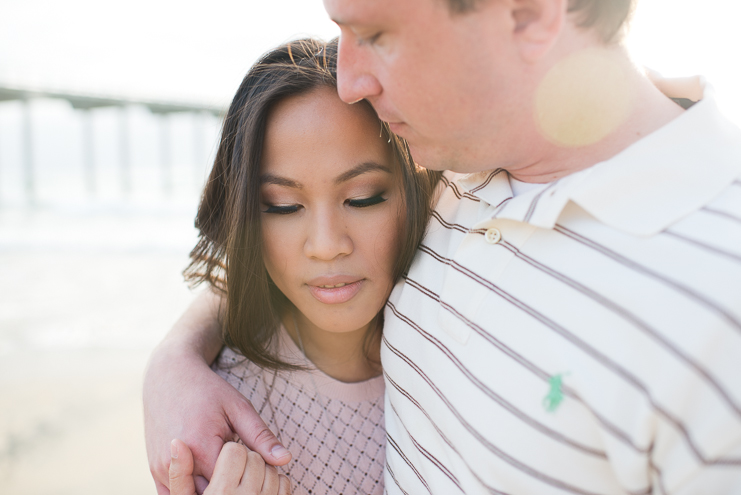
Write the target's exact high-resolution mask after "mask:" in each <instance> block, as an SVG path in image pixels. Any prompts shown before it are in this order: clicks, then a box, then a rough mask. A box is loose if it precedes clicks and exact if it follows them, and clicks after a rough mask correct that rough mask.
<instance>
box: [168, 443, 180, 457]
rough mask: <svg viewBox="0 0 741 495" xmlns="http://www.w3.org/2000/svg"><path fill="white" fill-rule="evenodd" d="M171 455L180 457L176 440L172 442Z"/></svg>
mask: <svg viewBox="0 0 741 495" xmlns="http://www.w3.org/2000/svg"><path fill="white" fill-rule="evenodd" d="M170 457H172V458H173V459H177V458H178V446H177V445H176V444H175V440H173V441H172V442H170Z"/></svg>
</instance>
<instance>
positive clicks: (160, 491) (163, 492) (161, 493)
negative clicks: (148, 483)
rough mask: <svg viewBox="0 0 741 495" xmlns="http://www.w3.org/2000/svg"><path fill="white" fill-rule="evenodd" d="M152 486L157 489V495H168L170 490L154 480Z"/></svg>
mask: <svg viewBox="0 0 741 495" xmlns="http://www.w3.org/2000/svg"><path fill="white" fill-rule="evenodd" d="M154 486H156V487H157V495H170V489H169V488H167V487H166V486H165V485H163V484H162V483H160V482H159V481H156V480H155V482H154Z"/></svg>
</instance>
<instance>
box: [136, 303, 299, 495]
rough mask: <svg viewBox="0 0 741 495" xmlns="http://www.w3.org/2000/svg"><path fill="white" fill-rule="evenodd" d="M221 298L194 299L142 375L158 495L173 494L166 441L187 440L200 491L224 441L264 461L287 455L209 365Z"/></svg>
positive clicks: (217, 343) (277, 462)
mask: <svg viewBox="0 0 741 495" xmlns="http://www.w3.org/2000/svg"><path fill="white" fill-rule="evenodd" d="M218 308H219V299H218V296H216V295H214V294H213V293H210V292H208V293H205V294H202V295H201V296H199V297H198V298H197V299H196V301H195V302H194V303H193V304H192V305H191V307H190V308H188V310H187V311H186V313H185V314H184V315H183V317H182V318H181V319H180V320H179V321H178V322H177V323H176V324H175V326H174V327H173V329H172V330H171V331H170V333H169V334H168V336H167V337H166V338H165V340H164V341H163V342H162V343H161V344H160V345H159V347H157V349H155V351H154V352H153V353H152V357H151V358H150V360H149V364H148V366H147V371H146V373H145V376H144V394H143V395H144V397H143V398H144V427H145V437H146V445H147V456H148V457H149V468H150V471H151V472H152V476H153V477H154V481H155V484H156V486H157V493H158V494H159V495H167V494H169V493H170V491H169V489H168V487H169V466H170V459H171V456H170V442H171V440H172V439H173V438H179V439H182V440H183V441H185V442H186V443H187V444H188V445H189V446H190V450H192V454H193V457H194V469H193V475H194V476H195V486H196V489H197V491H198V493H202V492H203V490H204V489H205V488H206V485H207V481H206V480H208V479H211V476H212V475H213V471H214V465H215V463H216V459H217V457H218V456H219V452H220V451H221V448H222V446H223V445H224V443H225V442H229V441H232V440H234V438H235V434H236V435H238V436H239V438H240V439H241V440H242V441H243V442H244V443H245V445H247V446H248V447H249V448H250V449H252V450H254V451H255V452H257V453H258V454H260V455H261V456H262V457H263V458H264V459H265V460H266V461H267V462H268V463H270V464H273V465H276V466H280V465H283V464H286V463H287V462H288V461H290V460H291V454H290V453H289V452H288V450H286V449H285V447H283V446H282V445H281V444H280V442H279V441H278V439H277V438H275V436H274V435H273V433H272V432H271V431H270V430H269V429H268V427H267V426H266V425H265V423H264V422H263V421H262V419H261V418H260V416H259V415H258V414H257V412H256V411H255V409H254V408H253V407H252V405H251V404H250V403H249V401H248V400H247V399H245V398H244V396H242V394H240V393H239V392H237V390H235V389H234V388H233V387H232V386H231V385H229V384H228V383H227V382H226V381H224V380H223V379H222V378H221V377H219V376H218V375H217V374H216V373H214V372H213V371H212V370H211V368H210V367H209V365H210V363H211V362H212V361H213V360H214V358H215V357H216V355H217V354H218V351H219V349H220V348H221V338H220V329H219V324H218Z"/></svg>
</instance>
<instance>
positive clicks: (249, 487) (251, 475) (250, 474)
mask: <svg viewBox="0 0 741 495" xmlns="http://www.w3.org/2000/svg"><path fill="white" fill-rule="evenodd" d="M264 480H265V460H264V459H263V458H262V456H261V455H260V454H258V453H257V452H249V453H248V454H247V465H246V466H245V467H244V474H243V475H242V482H241V483H240V484H239V487H240V488H242V489H243V491H244V492H245V493H260V488H261V487H262V484H263V481H264Z"/></svg>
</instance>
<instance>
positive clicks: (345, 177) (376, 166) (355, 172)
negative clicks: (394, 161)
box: [334, 162, 391, 184]
mask: <svg viewBox="0 0 741 495" xmlns="http://www.w3.org/2000/svg"><path fill="white" fill-rule="evenodd" d="M375 170H379V171H381V172H386V173H387V174H390V173H391V169H390V168H389V167H387V166H386V165H381V164H380V163H376V162H363V163H361V164H359V165H356V166H355V167H353V168H351V169H350V170H348V171H347V172H345V173H343V174H342V175H340V176H339V177H337V178H336V179H335V180H334V183H335V184H342V183H343V182H347V181H349V180H350V179H354V178H355V177H357V176H359V175H363V174H367V173H368V172H373V171H375Z"/></svg>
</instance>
